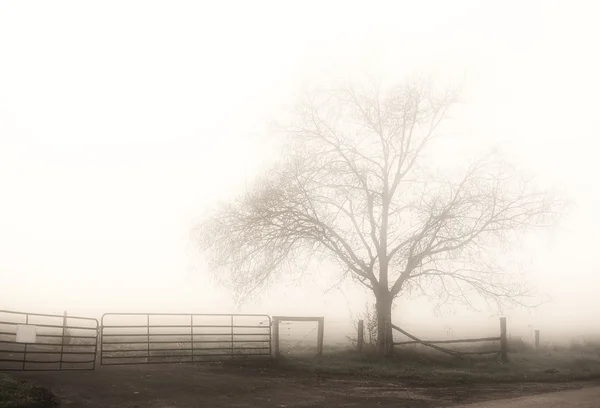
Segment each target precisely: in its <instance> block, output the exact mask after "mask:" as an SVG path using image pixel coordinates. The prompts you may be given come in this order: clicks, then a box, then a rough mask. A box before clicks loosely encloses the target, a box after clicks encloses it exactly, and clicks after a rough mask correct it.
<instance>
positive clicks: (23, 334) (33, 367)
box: [0, 310, 98, 371]
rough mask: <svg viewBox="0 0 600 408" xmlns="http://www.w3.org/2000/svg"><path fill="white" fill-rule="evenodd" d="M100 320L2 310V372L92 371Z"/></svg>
mask: <svg viewBox="0 0 600 408" xmlns="http://www.w3.org/2000/svg"><path fill="white" fill-rule="evenodd" d="M97 350H98V320H97V319H92V318H86V317H73V316H60V315H49V314H38V313H21V312H13V311H8V310H0V371H56V370H93V369H94V368H95V367H96V353H97Z"/></svg>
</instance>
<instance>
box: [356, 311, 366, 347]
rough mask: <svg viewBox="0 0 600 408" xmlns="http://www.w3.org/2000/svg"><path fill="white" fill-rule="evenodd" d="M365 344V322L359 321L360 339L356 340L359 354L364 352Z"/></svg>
mask: <svg viewBox="0 0 600 408" xmlns="http://www.w3.org/2000/svg"><path fill="white" fill-rule="evenodd" d="M364 342H365V321H364V320H362V319H361V320H359V321H358V337H357V339H356V346H357V349H358V353H359V354H361V353H362V351H363V344H364Z"/></svg>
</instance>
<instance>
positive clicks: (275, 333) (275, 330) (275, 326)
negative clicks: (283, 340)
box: [272, 317, 279, 359]
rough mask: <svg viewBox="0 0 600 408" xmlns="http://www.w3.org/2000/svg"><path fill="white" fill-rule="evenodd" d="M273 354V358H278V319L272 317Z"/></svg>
mask: <svg viewBox="0 0 600 408" xmlns="http://www.w3.org/2000/svg"><path fill="white" fill-rule="evenodd" d="M272 324H273V339H272V341H273V354H274V357H275V359H278V358H279V319H277V318H276V317H273V323H272Z"/></svg>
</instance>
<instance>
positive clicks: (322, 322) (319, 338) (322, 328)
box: [317, 317, 325, 357]
mask: <svg viewBox="0 0 600 408" xmlns="http://www.w3.org/2000/svg"><path fill="white" fill-rule="evenodd" d="M324 331H325V318H324V317H321V318H319V327H318V333H317V354H318V356H319V357H322V356H323V337H324V333H323V332H324Z"/></svg>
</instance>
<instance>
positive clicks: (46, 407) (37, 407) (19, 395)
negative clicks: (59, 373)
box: [0, 373, 59, 408]
mask: <svg viewBox="0 0 600 408" xmlns="http://www.w3.org/2000/svg"><path fill="white" fill-rule="evenodd" d="M58 405H59V402H58V400H57V399H56V398H55V397H54V395H53V394H52V393H51V392H50V391H49V390H47V389H45V388H42V387H38V386H36V385H34V384H31V383H30V382H28V381H24V380H18V379H15V378H12V377H9V376H8V375H6V374H2V373H0V408H54V407H57V406H58Z"/></svg>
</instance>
